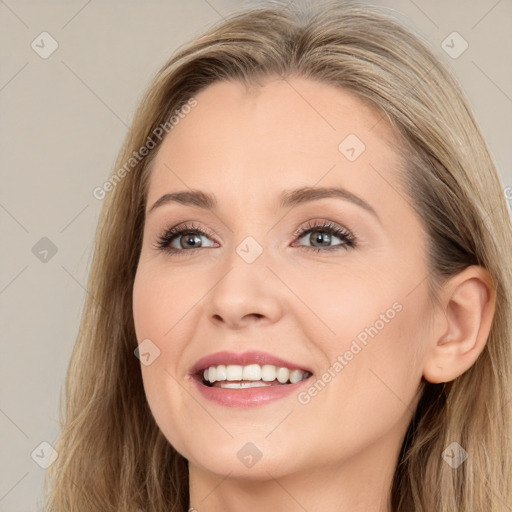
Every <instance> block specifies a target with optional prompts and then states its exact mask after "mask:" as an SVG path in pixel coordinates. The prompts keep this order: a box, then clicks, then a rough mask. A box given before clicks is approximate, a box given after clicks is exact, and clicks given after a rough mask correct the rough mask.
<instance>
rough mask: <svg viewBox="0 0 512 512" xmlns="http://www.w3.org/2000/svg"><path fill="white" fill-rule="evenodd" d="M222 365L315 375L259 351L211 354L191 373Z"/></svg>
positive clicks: (193, 368)
mask: <svg viewBox="0 0 512 512" xmlns="http://www.w3.org/2000/svg"><path fill="white" fill-rule="evenodd" d="M220 364H224V365H228V364H237V365H240V366H246V365H249V364H259V365H264V364H272V365H274V366H278V367H281V366H284V367H286V368H289V369H298V370H306V371H307V372H309V373H313V372H312V371H311V370H310V369H309V368H308V367H307V366H303V365H302V364H298V363H294V362H293V361H289V360H287V359H283V358H281V357H277V356H274V355H272V354H268V353H266V352H260V351H257V350H251V351H247V352H240V353H237V352H229V351H222V352H215V353H214V354H210V355H209V356H205V357H202V358H201V359H199V361H197V362H196V364H194V366H193V367H192V368H191V370H190V373H191V374H192V375H194V374H196V373H199V372H200V371H202V370H205V369H206V368H209V367H210V366H218V365H220Z"/></svg>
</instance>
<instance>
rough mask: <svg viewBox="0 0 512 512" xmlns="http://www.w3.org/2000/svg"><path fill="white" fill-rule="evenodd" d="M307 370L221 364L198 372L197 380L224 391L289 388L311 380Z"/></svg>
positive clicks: (254, 364)
mask: <svg viewBox="0 0 512 512" xmlns="http://www.w3.org/2000/svg"><path fill="white" fill-rule="evenodd" d="M311 375H312V373H311V372H310V371H308V370H305V369H299V368H288V367H286V366H276V365H273V364H264V365H260V364H257V363H252V364H248V365H237V364H219V365H212V366H209V367H207V368H203V369H200V370H198V371H197V372H196V373H195V378H196V379H197V380H198V381H200V382H201V383H202V384H203V385H204V386H207V387H214V388H223V389H248V388H259V387H270V386H287V385H291V384H296V383H298V382H301V381H303V380H306V379H308V378H310V377H311Z"/></svg>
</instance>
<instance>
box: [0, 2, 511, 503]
mask: <svg viewBox="0 0 512 512" xmlns="http://www.w3.org/2000/svg"><path fill="white" fill-rule="evenodd" d="M247 3H248V2H247V0H246V1H240V2H236V1H234V0H189V1H185V0H180V1H178V0H167V1H163V0H162V1H156V0H151V1H146V2H143V1H142V0H132V1H106V0H104V1H101V0H88V1H87V0H79V1H74V0H73V1H38V2H36V1H32V2H28V1H18V0H5V1H2V0H0V42H1V44H0V56H1V57H0V58H1V62H2V65H1V69H0V133H1V137H0V144H1V152H0V154H1V165H0V172H1V187H0V222H1V229H2V231H1V233H2V235H1V243H0V258H1V267H0V308H1V311H2V315H1V322H2V324H1V330H0V333H1V349H0V350H1V352H0V433H1V435H0V511H5V512H7V511H9V512H21V511H30V512H32V511H39V510H42V507H41V505H40V504H39V503H38V499H39V496H40V486H41V481H42V476H43V472H44V466H45V465H47V464H48V463H49V462H51V459H49V456H50V454H51V449H50V448H49V446H48V445H47V444H41V443H49V445H51V444H53V443H54V442H55V440H56V438H57V435H58V431H59V429H58V401H59V396H60V394H61V392H62V389H63V383H64V377H65V372H66V368H67V364H68V361H69V357H70V355H71V350H72V347H73V344H74V341H75V337H76V334H77V331H78V325H79V320H80V313H81V308H82V306H83V302H84V298H85V295H86V293H87V292H86V289H85V283H86V281H87V274H88V270H89V265H90V259H91V255H92V253H91V251H92V245H93V236H94V231H95V228H96V223H97V220H98V216H99V210H100V207H101V201H100V200H97V199H95V198H94V197H93V195H92V191H93V189H94V188H95V187H97V186H98V185H101V184H102V183H103V182H104V181H105V179H107V177H108V174H109V171H110V170H111V168H112V166H113V164H114V160H115V157H116V154H117V151H118V150H119V147H120V144H121V141H122V138H123V136H124V134H125V131H126V128H127V125H128V123H129V121H130V119H131V115H132V113H133V110H134V108H135V106H136V103H137V101H138V100H139V99H140V97H141V94H142V91H143V89H144V88H145V86H146V84H147V83H148V81H149V79H150V77H151V75H152V74H153V73H154V72H156V70H157V69H158V68H159V67H160V65H161V64H163V63H164V61H165V60H166V59H167V58H168V57H169V56H170V54H171V53H172V52H173V51H174V50H175V49H176V48H177V47H178V46H179V45H180V44H182V43H183V42H185V41H187V40H189V39H190V38H192V37H193V36H195V35H197V34H199V33H200V32H201V31H202V30H203V29H205V28H206V27H207V26H209V25H211V24H213V23H214V22H216V21H218V20H219V19H220V18H221V17H222V16H225V15H226V14H228V13H229V12H230V11H231V10H232V9H233V8H235V7H237V6H239V5H245V4H247ZM250 3H257V2H250ZM374 3H377V4H383V5H387V6H389V7H391V8H393V9H394V10H396V14H397V16H398V18H399V19H401V20H402V21H404V22H405V23H406V24H407V25H408V26H409V27H411V28H412V29H414V30H415V31H416V32H418V33H420V34H421V35H423V36H424V37H426V38H427V39H428V40H429V41H430V42H431V44H432V47H433V48H434V50H435V51H436V52H437V54H438V55H440V56H441V58H443V59H444V61H446V62H448V64H449V65H450V66H451V68H452V69H453V70H454V72H455V74H456V75H457V76H458V77H459V79H460V81H461V83H462V85H463V88H464V89H465V91H466V93H467V94H468V96H469V97H470V100H471V101H472V104H473V106H474V109H475V111H476V114H477V117H478V119H479V121H480V123H481V125H482V127H483V130H484V132H485V133H486V135H487V137H488V140H489V143H490V146H491V149H492V150H493V152H494V155H495V157H496V160H497V162H498V165H499V168H500V172H501V175H502V178H503V185H504V188H506V187H512V165H511V164H512V143H511V142H512V140H511V133H512V70H511V63H512V59H511V57H512V2H511V1H510V0H478V1H463V0H457V1H454V0H452V1H434V0H429V1H420V0H415V1H412V0H381V1H379V0H376V1H375V2H374ZM43 31H46V32H48V33H49V34H50V35H51V37H52V38H53V39H54V40H55V41H56V42H57V43H58V48H57V49H56V50H55V51H54V53H52V54H51V55H50V56H48V57H47V58H42V56H47V55H46V54H47V53H48V52H49V51H50V50H51V49H52V46H51V45H52V44H55V43H52V41H51V39H50V38H49V37H48V36H46V35H43V36H40V34H41V32H43ZM454 31H456V32H458V33H459V34H461V36H462V37H463V38H464V40H465V41H467V44H468V45H469V46H468V48H467V49H466V51H464V52H463V53H462V54H461V55H460V56H457V58H453V57H454V56H456V54H458V53H459V52H460V51H461V50H462V49H463V46H462V45H463V44H464V42H463V41H462V40H460V39H457V38H456V39H454V42H453V43H452V42H451V40H452V39H453V37H452V38H449V39H448V40H447V42H446V43H445V47H446V44H448V45H449V46H453V48H452V49H451V50H449V51H451V53H452V56H450V55H448V53H446V52H445V50H444V49H443V47H442V41H444V40H445V39H446V38H447V36H449V35H450V34H452V32H454ZM41 39H43V42H41ZM33 41H34V43H33V44H34V48H33V47H32V46H31V44H32V42H33ZM41 55H42V56H41ZM510 190H511V191H512V189H510ZM509 197H511V200H510V201H509V203H512V194H510V195H509ZM41 239H43V240H41ZM55 250H56V253H55V254H53V252H55ZM45 251H48V252H47V253H46V252H45ZM42 466H43V467H42Z"/></svg>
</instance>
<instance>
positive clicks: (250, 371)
mask: <svg viewBox="0 0 512 512" xmlns="http://www.w3.org/2000/svg"><path fill="white" fill-rule="evenodd" d="M260 379H261V366H260V365H259V364H250V365H249V366H244V370H243V372H242V380H260Z"/></svg>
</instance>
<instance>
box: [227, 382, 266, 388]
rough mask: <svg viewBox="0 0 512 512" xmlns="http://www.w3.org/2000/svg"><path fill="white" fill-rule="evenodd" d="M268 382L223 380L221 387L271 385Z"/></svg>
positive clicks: (260, 386) (259, 386)
mask: <svg viewBox="0 0 512 512" xmlns="http://www.w3.org/2000/svg"><path fill="white" fill-rule="evenodd" d="M270 385H271V384H267V383H266V382H261V381H255V382H221V384H220V387H221V388H230V389H242V388H262V387H264V386H270Z"/></svg>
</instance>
